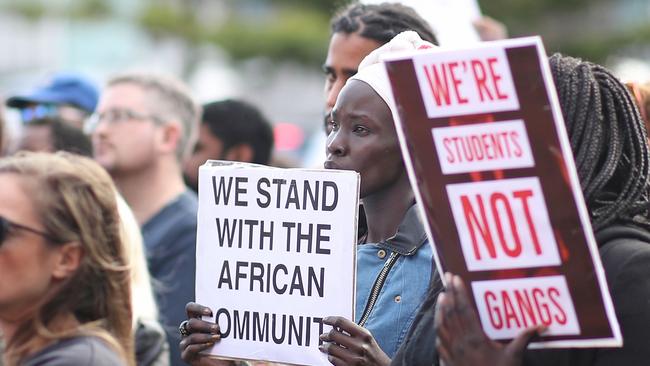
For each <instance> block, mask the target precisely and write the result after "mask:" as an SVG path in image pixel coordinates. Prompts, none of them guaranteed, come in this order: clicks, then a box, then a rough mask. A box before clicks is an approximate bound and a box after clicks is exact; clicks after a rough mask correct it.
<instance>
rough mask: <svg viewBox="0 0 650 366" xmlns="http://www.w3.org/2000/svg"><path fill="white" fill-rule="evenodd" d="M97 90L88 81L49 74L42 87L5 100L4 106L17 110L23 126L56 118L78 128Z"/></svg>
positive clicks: (70, 75)
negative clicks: (50, 75)
mask: <svg viewBox="0 0 650 366" xmlns="http://www.w3.org/2000/svg"><path fill="white" fill-rule="evenodd" d="M98 99H99V90H98V88H97V86H96V85H95V84H94V83H93V82H92V81H90V80H89V79H87V78H85V77H83V76H81V75H79V74H76V73H69V72H61V73H57V74H55V75H53V76H52V77H51V78H50V79H49V80H48V81H47V82H46V83H45V84H43V85H41V86H39V87H37V88H35V89H33V90H32V91H31V92H29V93H26V94H19V95H15V96H12V97H10V98H8V99H7V106H9V107H12V108H17V109H19V110H20V114H21V118H22V121H23V123H25V124H29V123H30V122H32V121H35V120H38V119H42V118H46V117H58V118H61V119H62V120H64V121H65V122H67V123H69V124H70V125H72V126H74V127H77V128H80V129H81V128H82V127H83V125H84V122H85V120H86V118H87V117H88V116H90V115H91V114H92V113H93V112H94V111H95V107H96V106H97V100H98Z"/></svg>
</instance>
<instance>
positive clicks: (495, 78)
mask: <svg viewBox="0 0 650 366" xmlns="http://www.w3.org/2000/svg"><path fill="white" fill-rule="evenodd" d="M497 61H499V60H498V59H497V58H496V57H490V58H488V59H487V62H488V68H489V69H490V75H491V76H492V83H493V84H494V91H495V92H496V94H497V98H499V99H501V100H503V99H508V95H506V94H502V93H501V90H499V80H501V75H499V74H497V73H496V71H495V70H494V64H495V63H497Z"/></svg>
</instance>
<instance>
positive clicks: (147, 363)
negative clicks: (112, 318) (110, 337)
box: [117, 194, 169, 366]
mask: <svg viewBox="0 0 650 366" xmlns="http://www.w3.org/2000/svg"><path fill="white" fill-rule="evenodd" d="M117 208H118V211H119V214H120V221H121V232H122V240H123V242H124V245H125V247H126V255H127V263H128V264H129V267H130V268H131V298H132V301H131V309H132V311H133V331H134V336H135V358H136V363H137V364H138V366H167V365H169V345H168V343H167V338H166V337H165V332H164V330H163V328H162V326H161V325H160V323H159V322H158V305H156V301H155V300H154V296H153V290H152V288H151V277H150V276H149V270H148V269H147V260H146V258H145V255H144V250H143V244H142V234H141V233H140V226H138V222H137V221H136V219H135V216H134V215H133V211H131V209H130V208H129V206H128V205H127V203H126V201H124V199H123V198H122V197H121V196H120V195H119V194H118V195H117Z"/></svg>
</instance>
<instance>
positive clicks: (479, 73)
mask: <svg viewBox="0 0 650 366" xmlns="http://www.w3.org/2000/svg"><path fill="white" fill-rule="evenodd" d="M471 64H472V72H473V73H474V80H475V81H476V88H477V89H478V94H479V96H480V97H481V102H483V101H485V97H484V96H483V92H485V94H487V97H488V98H489V99H490V100H494V98H493V97H492V94H491V93H490V89H489V88H488V86H487V75H486V73H485V67H484V66H483V63H482V62H481V61H480V60H472V62H471Z"/></svg>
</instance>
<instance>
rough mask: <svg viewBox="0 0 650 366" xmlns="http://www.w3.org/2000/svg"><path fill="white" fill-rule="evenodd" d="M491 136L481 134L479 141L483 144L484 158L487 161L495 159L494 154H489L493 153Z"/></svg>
mask: <svg viewBox="0 0 650 366" xmlns="http://www.w3.org/2000/svg"><path fill="white" fill-rule="evenodd" d="M492 136H493V135H491V134H487V133H482V134H481V141H482V142H483V146H484V147H485V156H486V157H487V158H488V160H492V159H495V158H496V156H494V154H493V153H491V152H490V151H494V145H493V144H492V143H491V142H490V138H491V137H492Z"/></svg>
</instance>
